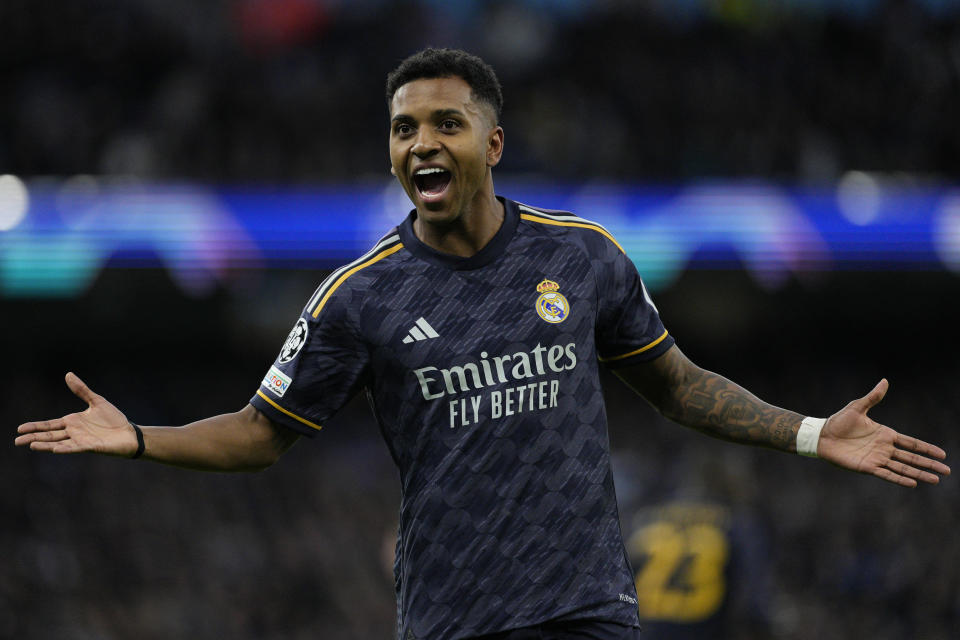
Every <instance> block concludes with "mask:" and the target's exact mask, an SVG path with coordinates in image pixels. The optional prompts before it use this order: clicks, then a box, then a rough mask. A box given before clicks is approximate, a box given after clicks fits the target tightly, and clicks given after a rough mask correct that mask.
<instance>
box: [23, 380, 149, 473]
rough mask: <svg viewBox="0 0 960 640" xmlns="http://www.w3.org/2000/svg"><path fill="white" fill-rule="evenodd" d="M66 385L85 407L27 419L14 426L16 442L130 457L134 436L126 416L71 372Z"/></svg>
mask: <svg viewBox="0 0 960 640" xmlns="http://www.w3.org/2000/svg"><path fill="white" fill-rule="evenodd" d="M66 382H67V386H68V387H70V390H71V391H72V392H73V393H74V394H75V395H76V396H77V397H78V398H80V399H81V400H83V401H84V402H86V403H87V405H88V406H87V409H86V410H85V411H82V412H80V413H71V414H69V415H66V416H63V417H62V418H56V419H54V420H44V421H42V422H27V423H26V424H22V425H20V426H19V427H18V428H17V433H18V434H19V435H18V436H17V439H16V440H15V441H14V443H15V444H16V445H17V446H19V447H22V446H29V447H30V449H31V450H33V451H49V452H51V453H81V452H84V451H90V452H95V453H105V454H107V455H114V456H124V457H128V458H129V457H130V456H132V455H133V454H134V453H135V452H136V450H137V436H136V433H135V432H134V430H133V427H132V426H130V423H129V422H128V421H127V418H126V416H124V415H123V413H122V412H121V411H120V410H119V409H117V408H116V407H115V406H113V405H112V404H111V403H110V402H108V401H107V400H106V399H105V398H104V397H103V396H101V395H97V394H96V393H94V392H93V391H91V390H90V387H88V386H87V385H85V384H84V383H83V381H82V380H81V379H80V378H78V377H77V376H76V375H75V374H73V373H68V374H67V376H66Z"/></svg>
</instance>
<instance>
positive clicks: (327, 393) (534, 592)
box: [16, 49, 950, 640]
mask: <svg viewBox="0 0 960 640" xmlns="http://www.w3.org/2000/svg"><path fill="white" fill-rule="evenodd" d="M387 100H388V106H389V112H390V136H389V140H390V143H389V146H390V160H391V165H392V169H391V170H392V173H393V174H394V175H395V176H396V177H397V179H398V180H399V181H400V184H401V185H402V186H403V188H404V189H405V191H406V193H407V195H408V196H409V197H410V200H411V201H412V202H413V205H414V210H413V211H411V212H410V214H409V216H408V217H407V218H406V219H405V220H404V221H403V222H402V223H401V224H400V225H399V226H398V227H396V228H394V229H393V230H392V231H390V232H389V233H388V234H387V235H386V236H384V237H383V239H382V240H381V241H380V242H379V243H377V244H376V246H374V247H373V248H372V249H371V250H370V251H369V252H368V253H367V254H365V255H364V256H362V257H360V258H358V259H357V260H355V261H354V262H352V263H350V264H348V265H345V266H344V267H342V268H340V269H338V270H336V271H334V272H333V273H332V274H331V275H330V276H329V277H328V278H327V279H326V280H325V281H324V282H323V283H322V284H321V285H320V287H319V288H318V289H317V290H316V292H315V293H314V294H313V295H312V296H311V297H310V299H309V300H308V302H307V304H306V306H305V307H304V309H303V311H302V313H301V315H300V317H299V319H297V321H296V323H295V325H294V328H293V330H292V331H291V333H290V336H289V337H288V339H287V341H286V343H285V344H284V345H283V348H282V350H281V352H280V355H279V357H278V358H277V360H276V361H275V362H274V363H273V364H272V365H271V366H270V367H269V370H268V372H267V374H266V375H265V377H264V379H263V381H262V383H261V385H260V388H259V389H258V390H257V391H256V393H255V395H254V396H253V398H252V399H251V400H250V403H249V404H248V405H247V406H246V407H244V408H243V409H241V410H240V411H238V412H236V413H232V414H226V415H220V416H216V417H212V418H207V419H205V420H200V421H198V422H194V423H192V424H189V425H186V426H184V427H177V428H171V427H139V426H137V425H135V424H133V423H131V422H129V421H128V420H127V418H126V416H125V415H124V414H123V413H122V412H121V411H120V410H119V409H117V408H116V407H115V406H114V405H112V404H111V403H109V402H108V401H107V400H105V399H104V398H103V397H101V396H99V395H97V394H95V393H94V392H93V391H91V390H90V388H89V387H87V386H86V385H85V384H84V383H83V382H82V381H81V380H80V379H79V378H78V377H77V376H75V375H74V374H72V373H70V374H67V378H66V382H67V385H68V386H69V387H70V389H71V390H72V391H73V392H74V393H75V394H76V395H77V396H79V397H80V398H81V399H82V400H84V401H85V402H86V403H87V404H88V405H89V406H88V408H87V409H86V410H85V411H83V412H81V413H75V414H71V415H68V416H65V417H63V418H59V419H55V420H49V421H45V422H32V423H27V424H23V425H21V426H20V428H19V430H18V432H19V434H20V435H19V437H18V438H17V439H16V443H17V444H18V445H29V447H30V448H31V449H33V450H36V451H49V452H53V453H74V452H81V451H94V452H98V453H104V454H110V455H117V456H127V457H133V458H137V457H143V458H146V459H150V460H154V461H157V462H163V463H166V464H172V465H178V466H184V467H189V468H194V469H219V470H248V469H250V470H253V469H261V468H264V467H267V466H269V465H271V464H273V463H274V462H275V461H276V460H277V458H278V457H279V456H280V455H281V454H282V453H283V452H284V451H285V450H286V449H287V448H288V447H290V446H291V444H293V442H294V441H295V440H296V439H297V438H298V437H299V436H300V435H307V436H313V435H315V434H316V433H317V432H318V431H319V430H320V428H321V425H323V424H324V423H325V422H326V421H328V420H329V419H330V418H331V416H333V415H334V414H335V413H336V412H337V411H338V410H339V409H340V408H341V407H342V406H343V405H344V404H345V403H346V402H347V401H348V400H349V399H350V398H351V397H352V396H353V395H354V394H355V393H357V392H358V391H360V390H361V389H366V390H367V393H368V394H369V395H370V397H371V399H372V404H373V407H374V411H375V413H376V418H377V420H378V422H379V425H380V428H381V430H382V433H383V436H384V438H385V439H386V441H387V444H388V446H389V449H390V452H391V454H392V456H393V458H394V460H395V461H396V464H397V466H398V467H399V470H400V479H401V483H402V492H403V497H402V504H401V510H400V523H399V539H398V543H397V555H396V563H395V571H396V578H397V599H398V605H399V606H398V615H399V619H398V637H399V638H402V639H403V640H408V639H412V638H422V639H430V640H443V639H454V638H457V639H462V638H476V637H481V636H488V635H490V634H497V635H496V637H497V638H528V637H538V638H541V637H542V638H587V637H590V638H609V639H614V638H616V639H622V638H634V637H638V636H637V635H636V634H637V633H638V614H637V599H636V598H637V592H636V590H635V587H634V578H633V574H632V572H631V570H630V567H629V566H628V563H627V560H626V557H625V553H624V545H623V542H622V539H621V533H620V528H619V523H618V518H617V507H616V502H615V496H614V493H613V482H612V474H611V468H610V452H609V445H608V440H607V421H606V415H605V410H604V406H603V396H602V393H601V388H600V380H599V366H600V364H601V363H603V364H605V365H606V366H608V367H611V368H612V369H614V370H615V372H616V373H617V375H619V377H620V378H622V379H623V380H624V381H625V382H626V383H627V384H628V385H629V386H630V387H631V388H633V389H634V390H636V391H637V392H638V393H639V394H640V395H642V396H643V397H644V398H646V399H647V400H648V401H649V402H651V403H652V404H653V405H654V406H655V407H656V408H657V409H658V410H659V411H660V412H662V413H663V414H664V415H665V416H667V417H668V418H670V419H672V420H674V421H676V422H678V423H679V424H682V425H685V426H688V427H692V428H694V429H698V430H700V431H703V432H704V433H707V434H709V435H712V436H715V437H718V438H722V439H725V440H731V441H735V442H741V443H746V444H754V445H760V446H766V447H770V448H775V449H780V450H782V451H787V452H797V453H801V454H805V455H809V456H818V457H820V458H823V459H825V460H828V461H829V462H832V463H834V464H836V465H839V466H841V467H844V468H847V469H851V470H853V471H858V472H861V473H867V474H872V475H875V476H877V477H879V478H881V479H883V480H887V481H889V482H892V483H895V484H899V485H903V486H908V487H912V486H916V485H917V483H918V482H925V483H931V484H935V483H937V482H938V481H939V478H940V476H943V475H947V474H949V473H950V469H949V468H948V467H947V466H946V465H944V464H943V463H941V462H939V460H940V459H943V458H944V457H945V455H946V454H945V453H944V451H943V450H941V449H939V448H938V447H935V446H933V445H930V444H927V443H925V442H921V441H919V440H917V439H915V438H911V437H908V436H905V435H902V434H900V433H897V432H896V431H894V430H893V429H891V428H889V427H886V426H882V425H880V424H878V423H876V422H874V421H873V420H871V419H870V418H869V417H868V415H867V413H868V411H869V409H870V408H871V407H873V406H874V405H876V404H877V403H878V402H880V400H881V399H882V398H883V396H884V394H885V393H886V391H887V382H886V381H885V380H881V381H880V383H879V384H877V385H876V386H875V387H874V388H873V390H871V391H870V392H869V393H867V394H866V395H865V396H864V397H862V398H860V399H857V400H854V401H853V402H851V403H850V404H848V405H847V406H846V407H844V408H843V409H841V410H839V411H838V412H837V413H835V414H833V415H832V416H830V417H829V418H828V419H826V420H824V419H816V418H810V417H804V416H803V415H801V414H799V413H794V412H792V411H787V410H784V409H780V408H777V407H774V406H771V405H769V404H767V403H765V402H763V401H761V400H759V399H758V398H756V397H755V396H753V395H752V394H750V393H749V392H748V391H746V390H744V389H742V388H741V387H739V386H737V385H735V384H734V383H732V382H730V381H729V380H727V379H725V378H723V377H721V376H719V375H717V374H715V373H711V372H709V371H705V370H703V369H701V368H700V367H698V366H696V365H695V364H693V363H692V362H691V361H690V360H689V359H687V357H686V356H684V354H683V353H682V352H681V351H680V349H679V348H678V347H677V346H676V344H675V343H674V339H673V337H672V336H671V335H670V334H669V333H668V332H667V330H666V329H665V328H664V326H663V324H662V323H661V321H660V316H659V314H658V312H657V308H656V306H654V304H653V301H652V300H651V298H650V296H649V295H648V294H647V292H646V290H645V289H644V286H643V283H642V282H641V280H640V276H639V275H638V273H637V271H636V268H635V267H634V265H633V263H632V262H631V261H630V259H629V258H628V257H627V256H626V255H625V253H624V252H623V249H622V248H621V247H620V245H619V244H617V241H616V240H615V239H614V238H613V237H612V236H611V235H610V233H608V232H607V231H606V230H605V229H604V228H603V227H601V226H600V225H598V224H596V223H593V222H590V221H589V220H586V219H583V218H580V217H577V216H576V215H573V214H571V213H565V212H558V211H547V210H544V209H540V208H537V207H533V206H528V205H525V204H520V203H517V202H514V201H512V200H509V199H507V198H504V197H500V196H497V195H496V194H495V191H494V185H493V174H492V169H493V167H495V166H496V165H497V164H498V162H499V161H500V157H501V154H502V153H503V148H504V132H503V129H502V128H501V127H500V126H499V125H498V122H499V117H500V110H501V106H502V96H501V93H500V85H499V83H498V81H497V78H496V76H495V75H494V73H493V71H492V69H491V68H490V67H489V66H488V65H486V64H485V63H484V62H483V61H481V60H480V59H479V58H476V57H474V56H471V55H469V54H466V53H464V52H461V51H452V50H435V49H428V50H425V51H422V52H420V53H418V54H416V55H414V56H411V57H410V58H408V59H407V60H405V61H403V63H402V64H401V65H400V66H399V67H398V68H397V69H396V70H394V71H393V72H392V73H391V74H390V75H389V77H388V79H387Z"/></svg>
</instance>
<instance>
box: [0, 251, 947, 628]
mask: <svg viewBox="0 0 960 640" xmlns="http://www.w3.org/2000/svg"><path fill="white" fill-rule="evenodd" d="M309 275H314V274H309ZM300 276H301V277H303V278H307V277H309V276H308V274H300ZM278 278H279V275H271V277H269V278H266V279H265V280H264V281H263V282H262V283H261V284H260V286H259V288H258V289H256V290H255V291H252V292H250V293H249V294H248V295H247V296H241V297H237V296H228V295H225V294H220V295H217V296H214V297H212V298H207V299H201V300H185V299H184V298H183V296H182V295H181V294H179V292H178V291H177V289H176V288H175V286H174V285H173V284H172V283H170V282H169V281H167V280H166V278H165V276H163V274H162V273H160V272H151V271H134V272H132V273H129V272H123V271H117V270H113V271H108V272H105V273H104V275H103V276H101V279H100V281H99V282H98V283H97V285H96V286H95V287H94V289H93V290H91V292H90V293H89V294H88V296H87V297H86V298H84V299H81V300H76V301H47V302H34V303H31V304H24V303H23V302H22V301H19V302H17V301H11V300H7V301H0V317H2V318H3V321H4V327H5V328H10V327H16V328H17V331H16V334H17V336H11V335H9V331H5V333H7V335H5V336H4V353H5V360H6V361H8V362H10V363H13V364H14V366H15V369H14V371H15V376H14V377H15V379H16V382H15V384H11V385H8V386H7V388H6V389H4V391H3V401H2V402H0V421H2V423H3V424H4V425H7V426H8V433H10V434H11V436H10V437H11V438H12V431H13V427H14V425H16V424H19V423H20V422H22V421H25V420H28V419H36V418H41V417H47V416H53V415H63V414H65V413H68V412H71V411H74V410H79V409H80V408H81V407H80V405H79V403H78V402H77V401H76V399H74V398H73V397H72V396H70V394H69V393H68V391H67V390H66V388H65V387H63V386H61V383H60V381H61V380H62V375H63V373H64V371H65V370H67V369H72V370H74V371H76V372H78V373H79V374H80V375H81V376H82V377H83V378H84V379H85V380H86V381H87V382H88V383H89V384H90V385H91V386H92V387H93V388H94V390H96V391H98V392H100V393H102V394H103V395H105V396H106V397H108V398H110V399H112V400H114V401H115V402H117V404H119V405H120V406H121V407H122V408H123V409H124V410H125V411H126V412H127V414H128V415H129V416H130V417H131V418H132V419H134V420H136V421H138V422H140V423H143V424H156V423H160V424H184V423H186V422H188V421H190V420H193V419H195V418H196V417H199V416H207V415H215V414H217V413H223V412H227V411H234V410H236V409H238V408H240V407H241V406H243V404H244V403H245V402H246V401H247V400H248V398H249V396H250V395H252V393H253V390H254V389H255V387H256V385H257V383H258V381H259V380H260V378H261V377H262V374H263V370H264V369H265V368H266V367H267V366H268V363H269V362H270V361H272V359H273V358H274V357H275V352H276V349H277V348H278V347H279V344H280V342H282V340H283V337H284V335H283V332H280V333H277V334H276V335H272V336H271V337H270V338H269V339H266V338H263V337H261V336H259V335H258V334H257V333H256V332H254V331H252V330H251V328H250V327H249V326H248V325H247V324H246V323H245V322H244V321H243V320H242V315H241V314H243V313H244V311H245V310H247V309H251V308H253V307H262V306H264V305H265V304H266V305H268V306H269V305H270V304H271V303H272V302H273V298H272V297H271V288H273V287H275V286H276V285H277V279H278ZM309 290H310V287H304V291H306V292H309ZM951 290H953V291H955V290H956V282H955V276H952V275H947V274H939V275H936V274H926V273H918V274H899V275H890V274H880V275H866V274H847V275H845V276H840V277H837V278H834V279H832V280H831V283H830V284H826V285H824V286H823V287H821V288H820V289H819V290H817V291H816V292H810V291H805V290H804V289H802V288H800V287H799V286H796V285H793V286H790V287H787V288H786V289H784V290H781V291H779V292H777V293H773V294H769V295H767V296H764V297H762V298H759V297H758V296H759V294H758V292H757V291H756V289H755V286H754V285H753V284H752V283H751V281H750V280H749V278H748V277H747V276H746V275H745V274H743V273H726V274H718V273H706V272H700V273H688V274H687V275H685V276H684V277H683V278H682V279H681V281H680V282H679V283H678V284H677V285H675V286H674V287H672V288H671V289H670V290H669V291H667V292H665V293H663V294H662V295H661V296H658V299H657V302H658V305H659V307H660V308H661V310H662V311H663V314H664V318H665V321H666V322H667V325H668V327H670V329H671V331H672V332H673V333H674V335H676V336H677V337H678V340H679V344H680V345H681V347H682V348H683V349H684V351H685V352H686V353H688V354H689V355H690V356H691V357H692V358H693V359H694V360H695V361H697V362H698V363H699V364H701V365H703V366H706V367H708V368H712V369H715V370H718V371H720V372H722V373H724V374H725V375H727V376H729V377H730V378H732V379H733V380H736V381H738V382H740V383H742V384H744V385H745V386H746V387H747V388H749V389H751V390H752V391H754V392H755V393H757V394H758V395H759V396H760V397H763V398H765V399H767V400H769V401H771V402H774V403H775V404H779V405H781V406H788V407H792V408H796V409H798V410H801V411H804V412H806V413H809V414H812V415H828V414H829V413H831V412H832V411H834V410H836V409H838V408H839V407H841V406H842V405H843V404H844V403H846V402H847V401H849V400H851V399H853V398H855V397H858V396H860V395H863V394H864V393H866V391H868V390H869V388H870V387H871V386H872V385H873V384H874V383H875V382H876V381H877V380H878V379H879V378H880V377H881V376H888V377H889V379H890V380H891V385H892V386H891V391H890V393H889V394H888V397H887V398H886V399H885V400H884V402H883V403H881V405H880V406H879V407H877V408H876V409H875V410H874V411H873V412H872V414H871V415H873V416H874V417H875V418H876V419H878V420H880V421H882V422H884V423H887V424H890V425H896V426H901V427H904V428H905V429H909V432H911V433H913V434H915V435H917V436H918V437H922V438H924V439H926V440H928V441H931V442H937V443H939V444H941V445H942V446H944V448H946V449H947V450H948V451H949V452H952V454H953V456H954V457H955V456H956V452H957V451H960V438H958V436H957V430H956V428H955V425H956V423H957V417H958V415H960V405H958V401H957V396H956V389H955V387H956V381H957V379H958V378H960V376H958V374H960V371H958V365H957V363H958V362H960V358H958V356H960V353H958V349H957V347H956V341H955V337H954V334H955V328H956V326H958V324H960V310H958V309H956V308H955V305H944V304H943V296H944V295H947V294H948V293H949V292H950V291H951ZM711 291H714V294H713V295H711V293H710V292H711ZM305 295H306V294H305ZM897 307H903V308H906V309H909V312H908V313H906V314H902V313H898V312H897ZM292 313H295V311H294V312H292ZM286 315H290V314H289V313H288V314H286ZM914 331H916V332H917V335H916V336H911V335H910V334H911V332H914ZM605 389H606V390H607V397H608V408H609V414H610V420H611V441H612V445H613V450H614V469H615V477H616V483H617V491H618V496H619V500H620V505H621V517H622V525H623V530H624V534H625V536H626V538H627V540H628V541H629V542H628V547H629V548H630V550H631V555H633V554H634V553H635V552H636V545H635V538H636V536H637V534H638V532H640V531H641V530H642V527H644V526H648V525H649V524H650V517H649V516H650V514H651V513H654V514H655V513H656V512H659V511H662V510H664V509H665V508H669V506H670V505H675V504H678V503H679V504H684V503H688V502H690V501H692V502H694V503H695V504H706V505H710V508H711V509H717V510H721V511H722V512H723V513H725V514H726V515H725V516H724V521H725V522H724V525H723V528H722V531H721V534H722V536H723V539H722V540H721V547H719V549H720V551H722V553H721V554H720V555H719V556H715V557H714V558H713V559H714V561H715V562H717V564H716V565H715V566H713V569H712V570H714V571H718V573H716V574H715V577H716V580H717V582H716V583H712V584H711V585H710V588H711V590H712V592H713V593H714V594H719V595H720V596H721V597H722V602H721V603H720V604H719V605H718V606H717V608H715V609H711V610H710V612H709V615H708V616H707V617H706V618H704V619H702V620H699V619H698V620H696V621H693V622H690V623H686V624H671V623H664V622H663V621H659V620H656V619H651V620H648V622H647V631H646V635H645V637H649V638H651V639H653V640H656V639H657V638H666V639H675V638H689V637H696V638H702V637H711V638H736V639H739V638H742V639H744V640H746V639H753V640H764V639H771V640H773V639H777V640H781V639H783V640H792V639H796V640H800V639H802V638H809V637H811V636H815V637H818V638H821V639H823V640H845V639H848V638H866V637H869V638H874V639H881V640H882V639H890V640H894V639H897V640H902V639H904V638H918V639H923V640H947V639H950V638H954V637H955V631H956V629H957V628H960V570H958V567H960V538H958V537H957V536H956V535H955V533H956V529H957V525H958V524H960V521H958V515H957V510H956V508H955V506H956V505H957V504H958V503H960V486H958V483H957V481H956V478H950V479H948V480H947V481H945V482H943V483H942V484H941V485H939V486H937V487H926V488H921V489H917V490H906V489H901V488H898V487H893V486H891V485H887V484H885V483H882V482H880V481H878V480H876V479H873V478H869V477H865V476H858V475H855V474H852V473H849V472H846V471H840V470H836V469H833V468H831V467H829V466H828V465H826V464H823V463H817V462H814V461H810V460H808V459H804V458H800V457H797V456H786V455H784V454H780V453H776V452H770V451H763V450H759V449H751V448H746V447H738V446H736V445H730V444H726V443H722V442H718V441H715V440H711V439H709V438H706V437H704V436H701V435H699V434H696V433H693V432H689V431H687V430H684V429H682V428H680V427H676V426H674V425H670V424H669V423H667V422H665V421H664V420H663V419H662V418H660V417H659V416H658V415H656V414H655V413H654V412H653V411H652V409H650V408H649V407H647V406H646V405H645V403H643V402H642V401H641V400H639V399H637V398H635V397H633V396H632V394H631V393H630V392H629V391H628V390H627V389H626V388H625V387H624V386H623V385H622V384H620V383H619V381H617V380H616V379H615V378H613V376H609V378H608V379H607V380H605ZM2 452H3V453H2V464H0V474H2V486H3V487H4V489H3V491H2V492H0V514H2V521H3V526H2V528H0V546H2V547H3V548H4V549H5V550H6V551H5V554H4V560H3V570H2V571H0V637H3V638H58V639H62V640H71V639H76V640H80V639H92V638H117V639H120V638H131V637H136V638H144V639H153V638H155V639H157V640H161V639H164V640H165V639H169V638H191V639H204V638H210V639H213V638H222V637H234V638H249V639H260V638H264V639H266V638H277V639H279V638H283V639H285V640H290V639H304V640H305V639H307V638H329V639H331V640H372V639H375V638H388V637H391V636H392V630H393V624H394V615H395V605H394V598H393V581H392V576H391V573H390V571H391V563H392V551H393V549H392V546H391V545H392V535H393V531H394V528H395V526H396V520H395V517H396V513H397V510H398V504H399V503H398V499H399V491H398V480H397V474H396V471H395V468H394V467H393V463H392V460H391V459H390V457H389V455H388V453H387V450H386V446H385V445H384V444H383V442H382V440H381V438H380V434H379V432H378V429H377V426H376V424H375V423H374V421H373V419H372V417H371V413H370V411H369V409H368V407H367V406H366V402H365V401H364V400H363V399H362V398H361V399H358V400H357V401H355V402H354V403H353V404H351V405H350V406H349V407H348V408H347V409H346V410H345V411H344V412H343V413H342V414H341V415H340V416H338V418H337V419H336V420H335V421H332V422H331V423H330V424H328V425H325V428H324V431H323V432H321V433H320V434H318V436H317V437H316V438H315V439H314V440H301V441H300V442H298V443H297V444H296V445H295V446H294V447H293V449H291V450H290V451H289V452H288V453H287V454H286V455H285V456H284V458H283V459H282V460H281V461H280V462H279V463H277V464H276V465H274V467H272V468H271V469H269V470H267V471H266V472H264V473H261V474H255V475H244V474H240V475H219V474H203V473H194V472H185V471H181V470H177V469H170V468H164V467H160V466H157V465H153V464H149V463H141V464H138V463H132V462H130V461H126V460H114V459H101V458H97V457H93V456H85V457H67V458H61V457H53V456H49V455H46V456H41V455H36V454H30V453H28V452H24V451H19V450H14V448H13V447H12V446H10V445H9V444H8V445H7V446H6V447H4V448H3V449H2ZM954 466H955V465H954ZM670 526H672V525H670ZM661 528H662V527H661ZM701 529H702V528H701ZM691 540H692V539H688V541H687V542H683V543H682V544H683V545H688V543H689V542H690V541H691ZM710 548H712V549H714V550H716V549H717V548H718V547H715V546H714V547H710ZM681 549H686V550H687V551H691V552H693V555H685V556H683V558H684V559H685V561H686V562H696V561H697V558H696V555H695V554H696V552H697V548H688V547H687V546H681ZM706 550H707V549H704V548H703V547H702V546H701V547H700V549H699V551H700V552H705V551H706ZM647 551H650V549H649V548H648V549H647ZM633 557H634V562H635V568H636V569H637V570H638V571H639V570H642V569H643V566H644V565H643V562H644V560H645V559H644V558H643V557H638V556H636V555H633ZM706 559H707V558H706V557H703V558H701V560H706ZM675 569H676V573H677V576H672V579H673V580H674V581H675V583H664V584H662V585H661V587H663V588H664V589H666V590H671V591H672V592H673V593H674V594H675V595H679V596H691V597H693V596H694V594H695V593H696V590H697V588H702V587H704V586H706V585H704V584H700V585H699V587H698V584H697V582H696V581H697V578H696V573H695V572H691V571H690V570H689V567H687V568H686V569H684V567H683V566H681V565H678V566H676V567H675ZM709 575H713V574H709Z"/></svg>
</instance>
